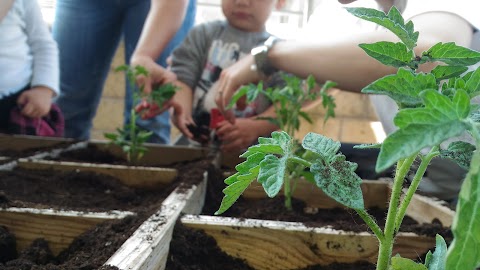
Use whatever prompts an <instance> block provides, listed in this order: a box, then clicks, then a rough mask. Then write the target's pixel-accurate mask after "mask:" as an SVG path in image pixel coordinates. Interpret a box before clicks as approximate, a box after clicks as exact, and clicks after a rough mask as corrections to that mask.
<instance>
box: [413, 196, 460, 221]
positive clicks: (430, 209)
mask: <svg viewBox="0 0 480 270" xmlns="http://www.w3.org/2000/svg"><path fill="white" fill-rule="evenodd" d="M407 215H408V216H410V217H411V218H413V219H415V220H416V221H417V222H419V223H431V222H432V221H433V220H434V219H436V220H438V221H440V222H441V223H442V225H443V226H445V227H450V226H452V222H453V217H454V216H455V211H453V210H452V209H450V208H449V207H448V206H446V205H445V202H443V201H440V200H438V199H436V198H431V197H426V196H422V195H418V194H415V196H413V198H412V201H411V202H410V204H409V205H408V208H407Z"/></svg>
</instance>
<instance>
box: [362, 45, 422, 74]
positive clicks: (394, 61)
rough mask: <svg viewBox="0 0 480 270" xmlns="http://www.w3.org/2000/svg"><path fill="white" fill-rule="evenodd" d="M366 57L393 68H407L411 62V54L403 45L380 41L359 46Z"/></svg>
mask: <svg viewBox="0 0 480 270" xmlns="http://www.w3.org/2000/svg"><path fill="white" fill-rule="evenodd" d="M359 46H360V48H362V49H363V50H364V51H365V52H366V53H367V54H368V55H370V56H371V57H373V58H375V59H376V60H378V61H379V62H380V63H382V64H384V65H387V66H393V67H397V68H400V67H408V64H409V63H410V61H411V60H412V56H413V53H412V51H409V50H408V48H407V46H405V44H403V43H400V42H398V43H393V42H388V41H380V42H376V43H373V44H360V45H359Z"/></svg>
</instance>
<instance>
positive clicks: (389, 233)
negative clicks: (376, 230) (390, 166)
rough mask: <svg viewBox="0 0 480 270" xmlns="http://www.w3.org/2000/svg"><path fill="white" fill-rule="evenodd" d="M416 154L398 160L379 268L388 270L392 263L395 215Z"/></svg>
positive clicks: (380, 250)
mask: <svg viewBox="0 0 480 270" xmlns="http://www.w3.org/2000/svg"><path fill="white" fill-rule="evenodd" d="M416 156H417V153H415V154H414V155H411V156H409V157H407V158H406V159H404V160H403V161H399V162H398V164H401V166H397V170H396V173H395V179H394V181H393V186H392V194H391V197H390V202H389V206H388V213H387V219H386V223H385V229H384V238H383V240H382V239H379V242H380V246H379V248H378V259H377V270H387V269H388V267H389V265H390V260H391V257H392V251H393V239H394V237H395V217H396V215H397V211H398V204H399V201H400V195H401V192H402V186H403V179H404V178H405V176H406V175H407V173H408V171H409V170H410V167H411V166H412V163H413V161H414V160H415V157H416Z"/></svg>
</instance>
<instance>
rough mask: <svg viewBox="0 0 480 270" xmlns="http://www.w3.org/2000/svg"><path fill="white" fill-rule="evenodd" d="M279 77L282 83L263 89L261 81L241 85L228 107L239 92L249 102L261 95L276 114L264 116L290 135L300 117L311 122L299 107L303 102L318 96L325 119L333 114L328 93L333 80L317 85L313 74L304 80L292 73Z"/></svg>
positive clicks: (332, 105)
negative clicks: (269, 103)
mask: <svg viewBox="0 0 480 270" xmlns="http://www.w3.org/2000/svg"><path fill="white" fill-rule="evenodd" d="M283 79H284V81H285V86H283V87H269V88H267V89H264V85H263V82H260V83H259V84H257V85H254V84H250V85H248V86H244V87H242V88H241V89H240V90H239V91H237V92H236V93H235V95H234V96H233V97H232V100H231V101H230V104H229V107H232V106H233V105H234V104H235V103H236V102H237V101H238V100H239V99H240V98H242V97H243V96H246V98H247V103H251V102H253V101H254V100H255V99H256V98H257V97H258V96H259V95H265V96H266V97H267V98H268V99H269V100H270V101H271V102H272V104H273V106H274V109H275V114H276V118H267V119H268V120H269V121H270V122H272V123H274V124H276V125H277V126H278V127H279V128H280V129H281V130H285V131H286V132H287V133H288V134H289V135H290V136H292V137H293V136H295V131H297V130H298V129H299V128H300V118H303V119H304V120H306V121H307V122H309V123H312V120H311V119H310V117H309V115H308V114H307V113H305V112H304V111H303V110H302V107H303V106H304V105H305V104H306V103H307V102H310V101H314V100H316V99H318V98H319V97H321V98H322V106H323V107H324V108H325V109H326V110H327V111H326V114H325V121H326V120H327V119H328V118H330V117H335V101H334V98H333V97H332V96H330V95H328V90H329V89H330V88H332V87H335V85H336V84H335V83H333V82H330V81H327V82H326V83H325V84H323V85H322V87H321V89H318V85H317V83H316V82H315V79H314V78H313V76H308V77H307V79H306V80H302V79H300V78H298V77H295V76H291V75H283Z"/></svg>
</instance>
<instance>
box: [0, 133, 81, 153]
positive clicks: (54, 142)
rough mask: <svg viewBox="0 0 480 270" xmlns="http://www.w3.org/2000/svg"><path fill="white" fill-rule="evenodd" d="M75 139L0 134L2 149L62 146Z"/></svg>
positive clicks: (15, 149) (0, 146) (21, 149)
mask: <svg viewBox="0 0 480 270" xmlns="http://www.w3.org/2000/svg"><path fill="white" fill-rule="evenodd" d="M73 142H74V141H73V140H71V139H66V138H53V137H38V136H27V135H0V149H1V150H14V151H24V150H30V149H36V148H38V149H41V148H50V147H54V146H61V145H65V144H68V143H73Z"/></svg>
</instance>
